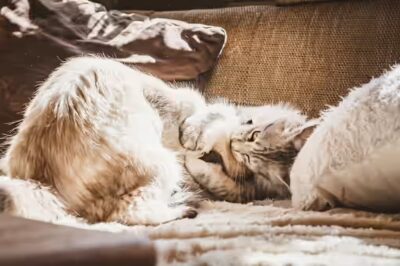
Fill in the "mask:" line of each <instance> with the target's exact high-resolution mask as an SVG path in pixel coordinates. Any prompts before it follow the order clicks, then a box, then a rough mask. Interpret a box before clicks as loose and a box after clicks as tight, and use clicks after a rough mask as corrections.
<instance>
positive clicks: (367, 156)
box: [290, 65, 400, 211]
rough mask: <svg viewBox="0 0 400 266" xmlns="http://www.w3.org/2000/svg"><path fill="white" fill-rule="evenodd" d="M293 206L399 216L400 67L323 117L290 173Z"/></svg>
mask: <svg viewBox="0 0 400 266" xmlns="http://www.w3.org/2000/svg"><path fill="white" fill-rule="evenodd" d="M290 187H291V191H292V204H293V207H295V208H299V209H303V210H324V209H327V208H331V207H334V206H345V207H354V208H362V209H368V210H375V211H400V65H397V66H395V67H393V68H392V70H391V71H388V72H387V73H385V74H384V75H382V76H381V77H379V78H376V79H373V80H371V81H370V82H369V83H368V84H365V85H363V86H361V87H359V88H356V89H354V90H352V91H351V92H350V93H349V95H348V96H347V97H345V98H344V99H343V101H342V102H341V103H340V104H339V105H338V106H337V107H333V108H331V109H330V110H328V111H327V112H325V113H324V114H323V115H322V122H321V124H320V125H319V126H318V127H317V128H316V129H315V131H314V133H313V134H312V135H311V136H310V138H309V139H308V140H307V142H306V144H305V145H304V147H303V148H302V150H301V151H300V153H299V155H298V157H297V159H296V161H295V163H294V165H293V168H292V171H291V184H290Z"/></svg>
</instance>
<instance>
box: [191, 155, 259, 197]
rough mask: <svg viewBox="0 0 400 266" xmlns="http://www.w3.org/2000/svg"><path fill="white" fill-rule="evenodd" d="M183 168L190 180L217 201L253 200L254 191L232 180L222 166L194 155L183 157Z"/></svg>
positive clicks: (239, 181)
mask: <svg viewBox="0 0 400 266" xmlns="http://www.w3.org/2000/svg"><path fill="white" fill-rule="evenodd" d="M185 168H186V170H187V171H188V173H189V174H190V175H191V176H192V178H193V179H194V180H195V181H196V182H197V183H198V184H199V185H200V186H201V187H202V188H203V189H205V190H206V191H208V192H209V193H211V194H212V195H213V196H214V197H216V198H217V199H219V200H225V201H229V202H247V201H248V200H249V199H250V198H253V194H254V190H253V189H252V188H249V187H247V186H245V184H244V183H241V180H236V181H237V182H236V181H235V180H233V179H232V178H230V177H229V176H227V175H226V173H225V172H224V171H223V169H222V166H221V165H219V164H215V163H207V162H205V161H203V160H202V159H200V158H197V156H196V155H195V154H192V153H188V154H187V155H186V156H185Z"/></svg>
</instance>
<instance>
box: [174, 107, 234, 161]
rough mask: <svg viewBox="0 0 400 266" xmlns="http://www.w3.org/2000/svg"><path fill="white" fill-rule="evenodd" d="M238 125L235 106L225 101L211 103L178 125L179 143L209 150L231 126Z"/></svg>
mask: <svg viewBox="0 0 400 266" xmlns="http://www.w3.org/2000/svg"><path fill="white" fill-rule="evenodd" d="M238 125H240V119H239V116H238V114H237V111H236V108H235V106H233V105H230V104H227V103H216V104H211V105H209V106H207V107H205V108H202V109H200V110H198V111H197V112H195V113H194V114H193V115H191V116H189V117H188V118H186V120H185V121H184V122H183V123H182V125H181V126H180V129H179V131H180V137H179V138H180V143H181V144H182V146H183V147H184V148H185V149H188V150H192V151H194V150H197V151H202V152H206V153H207V152H209V151H211V149H212V148H213V146H214V144H215V143H216V142H217V141H218V139H220V138H221V137H224V136H226V135H229V132H231V130H232V128H235V127H236V126H238Z"/></svg>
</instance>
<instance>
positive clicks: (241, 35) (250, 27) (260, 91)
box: [154, 0, 400, 116]
mask: <svg viewBox="0 0 400 266" xmlns="http://www.w3.org/2000/svg"><path fill="white" fill-rule="evenodd" d="M399 14H400V1H398V0H375V1H374V0H369V1H368V0H366V1H356V0H353V1H334V2H322V3H314V4H309V5H295V6H288V7H276V6H248V7H235V8H225V9H215V10H192V11H185V12H162V13H156V14H154V15H155V16H159V15H162V16H166V17H171V18H178V19H183V20H185V21H192V22H200V23H206V24H211V25H217V26H222V27H224V28H225V29H226V30H227V32H228V42H227V46H226V48H225V51H224V53H223V55H222V58H221V59H220V61H219V63H218V66H217V67H216V69H215V70H214V72H213V74H212V75H211V80H210V82H209V83H208V85H207V88H206V93H207V95H208V96H224V97H227V98H229V99H231V100H233V101H234V102H238V103H248V104H263V103H271V102H277V101H289V102H292V103H294V104H296V105H297V106H299V107H300V108H303V109H304V110H305V111H306V112H308V113H309V114H311V115H313V116H316V115H318V112H319V110H321V109H322V108H324V107H325V106H326V105H328V104H329V105H333V104H336V103H337V102H338V100H340V96H344V95H346V93H347V91H348V88H351V87H354V86H357V85H359V84H361V83H365V82H367V81H368V80H369V79H370V78H371V77H372V76H377V75H379V74H380V73H382V72H383V71H384V70H385V69H387V68H388V67H389V66H390V65H392V64H394V63H395V62H396V61H398V60H399V58H400V16H399Z"/></svg>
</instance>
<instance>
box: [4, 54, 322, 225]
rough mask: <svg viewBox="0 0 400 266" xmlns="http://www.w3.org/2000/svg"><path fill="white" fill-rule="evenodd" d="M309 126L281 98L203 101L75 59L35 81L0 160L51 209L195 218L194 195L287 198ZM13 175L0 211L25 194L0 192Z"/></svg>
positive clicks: (125, 218)
mask: <svg viewBox="0 0 400 266" xmlns="http://www.w3.org/2000/svg"><path fill="white" fill-rule="evenodd" d="M313 125H314V124H312V123H311V127H310V125H309V123H308V122H306V117H304V116H303V115H301V114H300V112H299V111H297V110H295V109H293V108H291V107H288V106H285V105H276V106H264V107H258V108H257V107H238V106H235V105H231V104H228V103H226V102H224V101H219V102H215V103H208V104H207V103H206V101H205V100H204V98H203V97H202V96H201V95H200V94H199V93H198V92H196V91H194V90H192V89H190V88H179V89H177V88H174V87H172V86H170V85H168V84H166V83H164V82H162V81H161V80H159V79H157V78H154V77H152V76H149V75H146V74H144V73H142V72H140V71H137V70H134V69H132V68H130V67H128V66H125V65H123V64H121V63H119V62H116V61H113V60H111V59H105V58H96V57H81V58H74V59H71V60H69V61H67V62H66V63H64V64H63V65H62V66H61V67H60V68H59V69H57V70H56V71H54V72H53V73H52V74H51V75H50V77H49V78H48V79H47V80H46V81H45V82H44V83H43V84H42V85H41V86H40V88H39V89H38V91H37V93H36V95H35V96H34V98H33V99H32V101H31V102H30V104H29V106H28V107H27V109H26V111H25V114H24V119H23V121H22V123H21V124H20V125H19V127H18V130H17V133H16V134H15V135H14V136H13V137H12V138H11V139H10V143H9V147H8V149H7V152H6V154H5V156H4V157H3V158H2V160H1V162H0V164H1V168H2V169H3V170H4V173H5V174H6V175H7V176H10V177H12V178H17V179H21V180H18V181H17V182H19V183H18V184H17V185H18V186H21V185H22V184H23V183H21V182H23V181H22V180H27V181H26V182H27V188H32V189H33V190H40V192H38V193H31V195H34V196H33V197H36V198H37V200H36V201H35V202H36V203H37V204H38V205H39V206H38V207H37V209H40V208H42V207H43V206H46V204H45V203H44V201H45V200H44V199H45V198H46V197H48V196H49V195H50V194H51V196H49V201H51V202H56V201H55V200H54V199H57V204H56V205H57V208H56V209H63V210H65V211H67V213H69V214H71V215H76V216H79V217H82V218H84V219H86V220H87V221H88V222H91V223H95V222H100V221H108V222H109V221H117V222H121V223H125V224H159V223H163V222H166V221H170V220H174V219H179V218H183V217H193V216H195V215H196V211H195V210H194V209H193V208H192V207H189V206H188V203H189V202H190V201H192V200H193V199H195V198H196V197H195V196H193V195H194V194H196V193H193V191H194V192H197V191H198V190H202V191H204V192H206V193H203V195H205V194H207V195H208V196H209V197H212V198H216V199H221V200H228V201H233V202H247V201H251V200H256V199H264V198H268V197H269V198H273V197H280V198H285V197H288V196H289V190H288V185H289V180H288V172H289V170H290V167H291V165H292V163H293V160H294V157H295V156H296V154H297V152H298V150H299V149H300V148H301V146H302V145H303V143H304V141H305V139H306V137H307V136H308V130H309V129H310V128H312V126H313ZM212 157H214V159H212ZM215 158H217V159H215ZM218 158H219V159H218ZM182 164H183V165H184V166H185V167H182ZM187 174H188V175H189V177H190V178H188V175H187ZM12 181H13V180H11V179H7V178H6V177H4V178H3V179H2V180H0V189H2V191H3V193H2V194H3V196H2V198H3V202H4V206H6V207H4V209H7V210H9V211H14V212H17V213H18V211H19V210H18V209H19V207H18V202H24V203H25V202H26V201H24V200H19V199H17V200H14V201H13V200H12V198H13V197H8V196H7V193H6V192H7V191H8V193H9V194H10V190H11V189H10V187H12V186H11V185H10V183H12ZM38 184H39V185H38ZM42 189H44V190H43V191H42ZM189 190H191V191H192V192H191V191H189ZM11 194H12V193H11ZM28 194H29V193H28ZM18 195H19V196H22V194H18ZM11 196H12V195H11ZM14 196H15V195H14ZM31 204H34V203H31ZM43 204H44V205H43ZM54 206H55V205H54ZM21 209H24V210H27V209H29V208H27V207H26V206H22V207H21ZM32 210H35V208H32ZM24 215H25V216H29V215H30V214H26V213H24Z"/></svg>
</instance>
